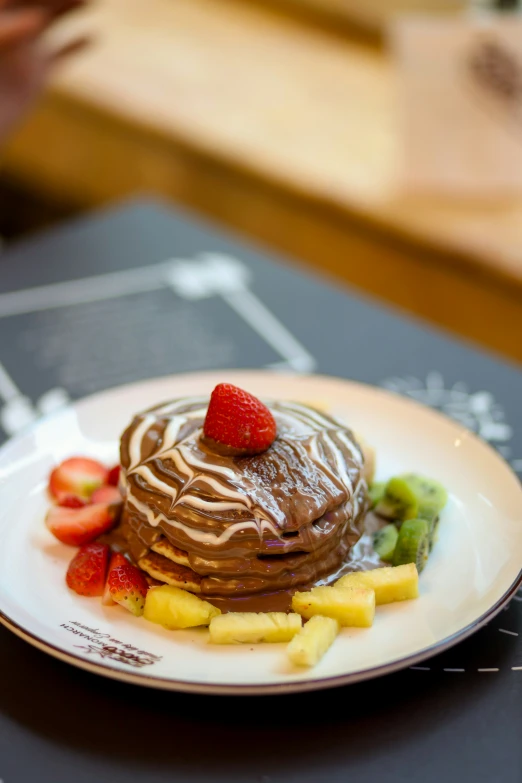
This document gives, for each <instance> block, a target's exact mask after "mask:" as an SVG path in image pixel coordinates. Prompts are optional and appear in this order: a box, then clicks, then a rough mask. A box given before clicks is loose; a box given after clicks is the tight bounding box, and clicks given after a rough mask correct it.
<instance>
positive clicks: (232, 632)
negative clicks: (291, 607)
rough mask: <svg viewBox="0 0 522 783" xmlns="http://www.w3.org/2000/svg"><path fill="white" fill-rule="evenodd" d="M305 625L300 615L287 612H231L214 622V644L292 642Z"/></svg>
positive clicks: (211, 630)
mask: <svg viewBox="0 0 522 783" xmlns="http://www.w3.org/2000/svg"><path fill="white" fill-rule="evenodd" d="M301 627H302V621H301V617H300V616H299V615H298V614H286V613H285V612H259V613H256V612H229V613H228V614H222V615H220V616H219V617H214V618H213V619H212V621H211V623H210V628H209V631H210V641H211V642H212V644H258V643H259V642H289V641H290V640H291V639H292V638H293V637H294V636H295V635H296V633H299V631H300V630H301Z"/></svg>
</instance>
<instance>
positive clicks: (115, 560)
mask: <svg viewBox="0 0 522 783" xmlns="http://www.w3.org/2000/svg"><path fill="white" fill-rule="evenodd" d="M128 562H129V561H128V560H127V559H126V558H125V557H124V556H123V555H122V554H121V553H120V552H114V553H113V554H112V555H111V560H110V563H109V570H108V572H107V581H106V582H105V589H104V591H103V598H102V604H103V605H104V606H114V604H115V603H116V602H115V601H113V599H112V597H111V591H110V588H109V576H110V574H111V571H112V570H113V569H114V568H118V566H124V565H127V563H128Z"/></svg>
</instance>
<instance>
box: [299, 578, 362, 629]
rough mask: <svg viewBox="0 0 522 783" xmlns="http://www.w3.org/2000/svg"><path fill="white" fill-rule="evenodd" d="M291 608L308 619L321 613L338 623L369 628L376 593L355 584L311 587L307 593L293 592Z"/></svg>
mask: <svg viewBox="0 0 522 783" xmlns="http://www.w3.org/2000/svg"><path fill="white" fill-rule="evenodd" d="M292 609H293V610H294V612H299V614H301V615H302V616H303V617H306V618H307V619H309V618H310V617H313V616H314V615H316V614H320V615H323V616H324V617H332V618H333V619H334V620H337V621H338V622H339V624H340V625H344V626H353V627H358V628H369V627H370V626H371V625H372V623H373V618H374V616H375V593H374V592H373V590H368V589H367V588H365V587H358V586H357V587H353V588H351V589H349V588H346V587H345V588H338V587H314V588H313V589H312V590H310V592H309V593H295V595H294V596H293V598H292Z"/></svg>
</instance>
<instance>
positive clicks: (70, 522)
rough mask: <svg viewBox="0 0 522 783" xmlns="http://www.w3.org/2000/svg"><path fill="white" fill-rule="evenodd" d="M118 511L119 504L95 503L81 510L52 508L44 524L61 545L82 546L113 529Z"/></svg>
mask: <svg viewBox="0 0 522 783" xmlns="http://www.w3.org/2000/svg"><path fill="white" fill-rule="evenodd" d="M120 511H121V503H119V504H116V503H111V504H108V503H96V504H94V505H91V506H84V507H83V508H64V507H62V506H53V507H52V508H51V509H50V510H49V512H48V513H47V516H46V518H45V524H46V525H47V527H48V529H49V530H50V531H51V533H52V534H53V536H55V538H57V539H58V541H61V542H62V544H69V545H70V546H82V545H83V544H89V543H90V542H91V541H94V539H95V538H98V536H101V534H102V533H106V532H107V531H109V530H110V529H111V528H112V527H114V525H115V524H116V522H117V521H118V517H119V515H120Z"/></svg>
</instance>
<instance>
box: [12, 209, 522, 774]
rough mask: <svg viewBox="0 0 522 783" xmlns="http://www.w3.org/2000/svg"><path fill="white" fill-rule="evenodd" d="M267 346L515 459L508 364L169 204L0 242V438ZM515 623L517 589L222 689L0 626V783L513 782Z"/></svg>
mask: <svg viewBox="0 0 522 783" xmlns="http://www.w3.org/2000/svg"><path fill="white" fill-rule="evenodd" d="M80 281H81V282H80ZM487 317H488V313H487V312H485V313H484V318H487ZM521 339H522V338H521ZM138 357H139V360H138ZM273 365H278V366H282V367H288V368H289V369H294V370H299V371H307V372H308V371H317V372H321V373H325V374H331V375H338V376H341V377H345V378H352V379H355V380H361V381H365V382H369V383H373V384H377V385H382V386H386V387H388V388H392V389H394V390H395V391H398V392H400V393H402V394H406V395H409V396H411V397H413V398H415V399H418V400H421V401H423V402H425V403H427V404H429V405H432V406H434V407H437V408H439V409H441V410H443V411H445V412H446V413H448V414H449V415H451V416H454V417H455V418H458V419H459V420H460V421H461V422H463V423H465V424H466V425H467V426H469V427H471V428H472V429H474V430H475V431H476V432H478V433H479V434H480V435H481V436H482V437H484V438H485V439H487V440H489V442H490V443H491V444H492V445H493V446H495V447H496V448H497V449H498V450H499V451H500V452H501V454H502V455H503V456H504V457H505V458H506V459H507V460H508V461H510V462H511V464H512V466H513V468H514V469H515V470H516V471H517V472H519V473H520V474H521V475H522V409H521V406H520V400H521V399H522V373H521V372H520V370H519V369H518V368H516V367H514V366H510V365H508V364H506V363H503V362H501V361H498V360H497V359H495V358H494V357H492V356H489V355H486V354H484V353H481V352H479V351H477V350H475V349H473V348H471V347H470V346H466V345H463V344H462V343H460V342H457V341H455V340H453V339H449V338H447V337H445V336H442V335H440V334H439V333H435V332H434V331H432V330H430V329H428V328H426V327H425V326H424V325H422V324H420V323H418V322H414V321H412V320H409V319H406V318H404V317H401V316H398V315H396V314H393V313H391V312H390V311H389V310H388V309H386V308H385V307H384V306H383V305H380V304H377V303H370V302H367V301H365V300H364V299H363V298H362V297H360V296H357V295H355V294H354V292H348V291H346V290H345V289H342V288H341V286H339V285H336V286H333V285H329V284H327V283H325V282H324V281H321V280H319V279H317V278H315V277H312V276H309V275H307V274H306V273H303V271H302V270H300V269H299V267H298V266H296V265H295V264H293V263H290V262H288V261H287V260H282V259H275V258H274V257H273V256H270V255H268V254H267V253H266V252H264V251H262V250H259V249H255V248H253V247H251V246H248V245H245V244H242V243H241V242H238V241H235V240H234V239H231V238H230V237H227V236H226V235H224V234H222V233H220V232H218V231H216V229H214V228H212V227H209V226H208V225H205V224H202V223H200V222H197V221H195V220H194V219H193V218H192V217H190V216H188V215H186V214H183V213H180V212H177V211H173V210H172V209H170V208H167V207H164V206H162V205H161V204H158V203H155V202H152V201H148V200H143V201H137V202H133V203H129V204H126V205H123V206H122V207H120V208H117V209H114V210H109V211H107V212H104V213H101V214H98V215H94V216H93V217H90V218H86V219H84V220H81V221H79V222H76V223H71V224H69V225H67V226H65V227H64V228H62V229H60V230H58V231H52V232H50V233H48V234H46V235H43V236H39V237H36V238H34V239H32V240H30V241H26V242H24V243H22V244H19V245H18V246H13V247H12V248H10V249H8V250H7V251H6V252H5V253H4V254H3V255H1V256H0V423H1V427H2V429H1V430H0V438H5V437H7V436H8V435H9V434H15V433H16V432H17V431H18V430H20V429H21V428H22V426H24V425H25V424H27V423H28V422H30V421H31V420H32V419H34V418H36V417H37V416H39V415H40V414H41V413H42V412H46V411H49V410H52V409H53V408H56V407H58V406H60V405H62V404H64V403H65V402H67V400H69V399H76V398H78V397H81V396H84V395H85V394H89V393H91V392H94V391H97V390H100V389H104V388H109V387H110V386H116V385H119V384H121V383H125V382H129V381H133V380H140V379H142V378H147V377H152V376H157V375H166V374H169V373H173V372H184V371H190V370H198V369H212V368H219V367H264V366H273ZM504 631H508V632H509V633H505V632H504ZM521 637H522V593H521V594H519V595H517V596H516V598H515V600H514V601H513V602H512V603H511V604H510V605H509V606H508V607H507V608H506V609H505V610H504V611H503V612H502V613H501V614H500V615H499V616H498V617H497V618H496V619H495V620H494V621H493V622H492V623H491V624H490V625H489V626H488V627H486V628H485V629H483V630H482V631H480V632H478V633H477V634H476V635H475V636H473V637H472V638H471V639H468V640H467V641H465V642H463V643H462V644H460V645H458V646H457V647H455V648H453V649H452V650H450V651H448V652H446V653H444V654H442V655H440V656H438V657H436V658H433V659H431V660H430V661H427V662H426V664H425V665H423V666H422V667H421V668H416V669H413V670H406V671H404V672H401V673H398V674H394V675H390V676H388V677H384V678H380V679H378V680H374V681H371V682H367V683H362V684H360V685H355V686H350V687H346V688H338V689H335V690H331V691H324V692H320V693H316V694H303V695H295V696H279V697H258V698H251V697H249V698H245V697H234V698H225V697H203V696H188V695H182V694H175V693H162V692H159V691H153V690H148V689H144V688H139V687H136V686H131V685H124V684H120V683H117V682H113V681H110V680H106V679H103V678H101V677H97V676H95V675H91V674H88V673H85V672H82V671H80V670H77V669H74V668H73V667H71V666H69V665H67V664H64V663H60V662H58V661H56V660H54V659H52V658H50V657H48V656H46V655H45V654H43V653H41V652H39V651H37V650H35V649H33V648H31V647H30V646H29V645H27V644H25V643H24V642H22V641H21V640H19V639H18V638H16V637H15V636H13V635H12V634H10V633H9V632H8V631H7V630H6V629H5V628H2V627H0V663H1V673H2V674H1V677H0V783H33V781H35V783H36V781H38V783H62V782H63V783H66V782H67V783H68V782H69V781H75V783H87V781H89V783H91V781H111V783H120V782H121V783H124V782H125V783H134V781H136V783H137V782H138V781H140V783H141V782H142V781H147V782H148V783H159V782H160V781H194V782H195V783H200V782H201V783H203V781H205V782H207V781H208V782H210V781H215V782H219V781H223V782H225V781H226V783H235V782H236V781H238V782H239V781H241V782H242V781H245V783H246V782H247V781H248V782H250V781H252V783H254V782H258V783H291V782H293V781H296V782H297V781H299V783H308V781H310V783H312V781H313V782H314V783H315V782H316V781H323V780H324V781H346V780H348V779H353V780H357V781H358V783H370V782H371V783H375V781H382V783H399V782H400V783H410V782H411V783H417V781H423V783H440V781H441V780H443V781H445V782H446V783H453V781H476V782H477V783H493V782H496V781H498V782H499V783H520V781H521V780H522V743H521V741H520V729H521V727H522V638H521ZM455 669H457V670H458V671H451V670H455ZM448 670H449V671H448ZM485 670H487V671H485Z"/></svg>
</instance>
